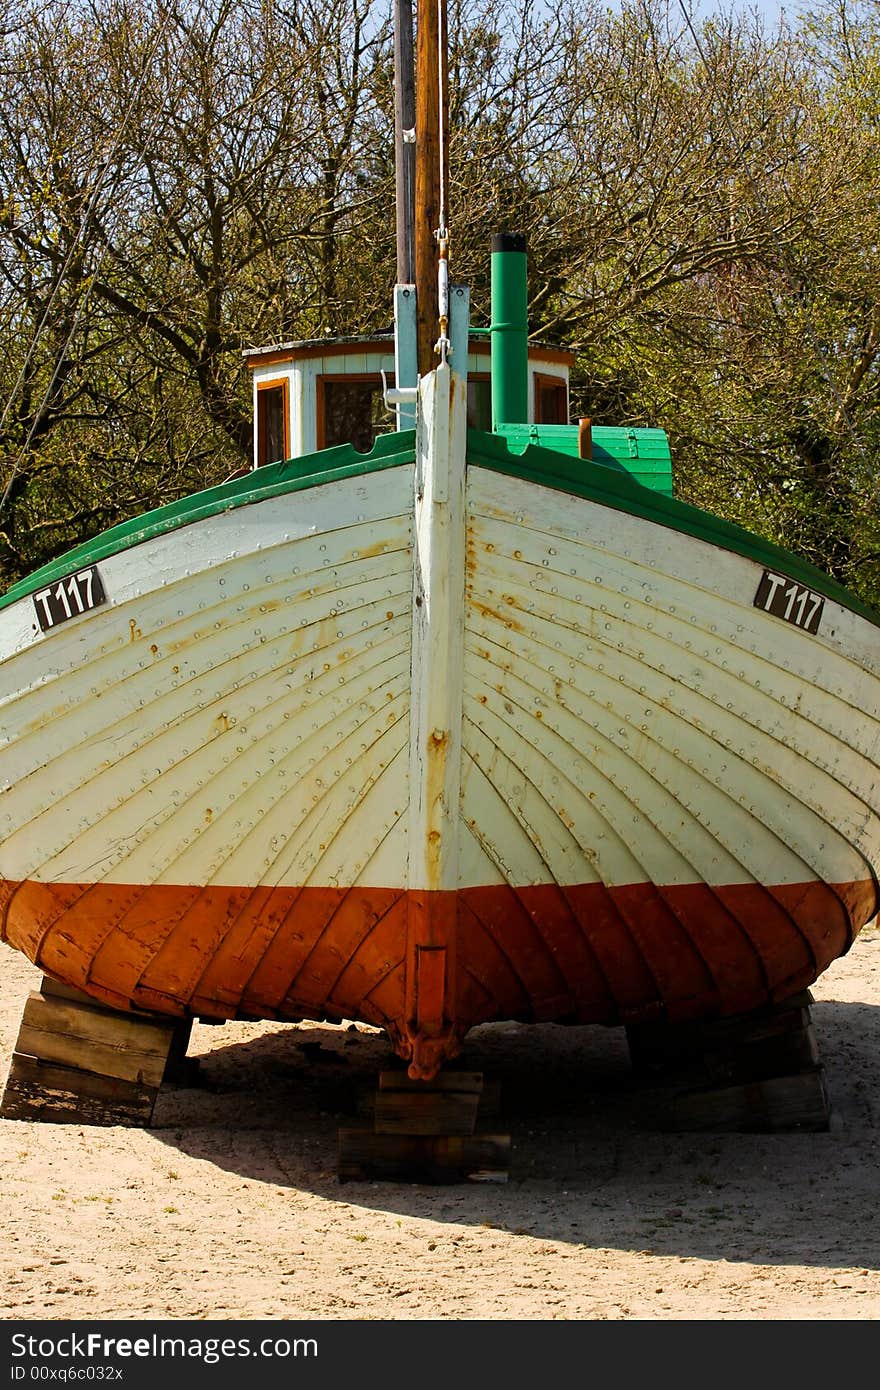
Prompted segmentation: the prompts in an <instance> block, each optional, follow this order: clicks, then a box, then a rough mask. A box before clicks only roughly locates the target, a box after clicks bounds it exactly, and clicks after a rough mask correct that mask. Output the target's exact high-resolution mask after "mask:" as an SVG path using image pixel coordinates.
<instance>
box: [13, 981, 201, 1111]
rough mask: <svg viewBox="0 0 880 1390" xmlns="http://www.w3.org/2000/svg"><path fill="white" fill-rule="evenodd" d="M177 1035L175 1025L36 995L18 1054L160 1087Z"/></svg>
mask: <svg viewBox="0 0 880 1390" xmlns="http://www.w3.org/2000/svg"><path fill="white" fill-rule="evenodd" d="M173 1031H174V1022H173V1020H172V1019H161V1020H160V1019H158V1018H156V1019H154V1018H144V1017H138V1016H136V1015H134V1014H123V1013H115V1012H113V1013H111V1012H110V1011H109V1010H107V1009H102V1008H94V1007H93V1006H91V1005H85V1004H80V1003H74V1002H73V1000H67V999H62V998H59V997H48V996H46V995H44V994H42V993H37V992H36V991H35V992H33V993H31V994H30V995H29V996H28V999H27V1003H26V1004H25V1008H24V1014H23V1017H22V1022H21V1028H20V1030H19V1034H18V1041H17V1043H16V1045H15V1050H16V1052H18V1053H24V1054H25V1055H28V1056H32V1057H36V1058H38V1059H39V1060H40V1061H41V1062H57V1063H59V1064H60V1065H62V1066H67V1067H74V1068H77V1069H78V1070H80V1071H85V1072H94V1073H95V1074H97V1075H98V1076H112V1077H117V1078H118V1079H119V1080H121V1081H132V1082H135V1083H136V1084H138V1085H146V1086H156V1087H158V1086H159V1085H160V1084H161V1081H162V1077H163V1075H164V1072H165V1063H166V1060H167V1057H168V1052H169V1048H170V1046H171V1040H172V1034H173Z"/></svg>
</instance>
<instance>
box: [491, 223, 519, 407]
mask: <svg viewBox="0 0 880 1390" xmlns="http://www.w3.org/2000/svg"><path fill="white" fill-rule="evenodd" d="M491 311H492V322H491V325H490V328H489V334H490V338H489V341H490V345H491V362H492V367H491V371H492V429H493V430H496V429H497V428H498V426H499V425H502V424H504V425H525V424H528V419H529V323H528V285H527V259H526V239H525V237H524V236H520V235H519V234H518V233H517V234H514V233H508V232H502V233H500V234H499V235H498V236H494V237H493V238H492V302H491Z"/></svg>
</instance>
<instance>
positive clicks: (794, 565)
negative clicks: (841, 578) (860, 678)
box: [467, 430, 880, 627]
mask: <svg viewBox="0 0 880 1390" xmlns="http://www.w3.org/2000/svg"><path fill="white" fill-rule="evenodd" d="M467 460H468V464H469V465H470V464H476V465H477V467H479V468H488V469H490V470H491V471H492V472H493V473H503V474H506V475H507V476H508V477H511V478H522V479H524V480H526V481H527V482H532V483H539V484H540V485H541V486H542V487H548V488H552V489H553V490H554V491H557V492H568V493H571V494H573V495H574V496H575V497H584V498H587V499H589V500H590V501H592V502H598V503H600V504H601V505H602V506H604V507H611V508H613V509H614V510H615V511H619V512H627V513H628V514H629V515H630V516H638V517H642V518H644V520H646V521H651V522H654V523H655V524H656V525H658V526H665V527H668V528H669V530H671V531H678V532H680V533H681V534H683V535H686V536H694V537H696V538H697V539H698V540H701V541H707V542H708V543H709V544H710V545H715V546H719V547H721V549H723V550H730V551H733V552H734V554H736V555H743V556H745V558H746V559H747V560H754V561H755V562H756V563H757V564H759V565H763V566H766V567H767V568H768V569H772V570H777V571H780V572H781V573H783V574H787V575H789V576H790V578H792V579H795V580H797V582H798V583H799V584H805V585H806V586H807V587H808V588H810V589H815V590H816V592H817V593H820V594H824V595H825V597H826V598H830V599H833V600H834V602H835V603H839V604H840V605H841V606H842V607H843V608H848V609H850V610H851V611H852V612H853V613H858V614H859V616H860V617H862V618H867V620H868V621H869V622H871V623H874V624H875V625H876V626H878V627H880V613H878V612H877V610H876V609H874V608H871V607H870V606H869V605H868V604H867V603H864V602H863V601H862V600H861V599H859V598H857V597H856V595H855V594H853V593H851V592H850V591H849V589H847V588H846V587H845V586H844V585H843V584H839V583H838V582H837V580H835V579H832V578H831V577H830V576H829V575H827V574H825V573H824V572H823V571H822V570H820V569H817V568H816V566H815V565H812V564H810V562H809V560H802V559H801V558H800V557H799V556H797V555H793V554H792V553H791V552H790V551H788V550H784V549H783V548H782V546H779V545H774V543H773V542H772V541H768V540H765V539H764V538H763V537H762V536H756V535H754V534H753V533H752V532H751V531H747V530H746V529H745V528H744V527H742V526H737V525H736V524H735V523H734V522H731V521H723V520H722V519H721V518H720V517H717V516H713V515H712V513H711V512H704V511H702V510H701V509H700V508H699V507H692V506H691V505H690V504H689V503H687V502H680V501H678V500H677V499H676V498H672V497H664V496H663V494H662V493H659V492H652V491H651V490H650V489H648V488H646V487H643V486H642V484H641V483H638V482H636V481H635V480H634V479H633V478H631V477H630V476H629V475H628V474H627V473H625V472H618V470H617V469H613V468H608V467H606V466H603V465H602V464H595V463H592V462H590V461H589V460H587V459H574V458H571V457H569V456H568V455H566V454H561V453H556V452H553V451H551V450H550V449H542V448H540V447H539V446H538V445H536V444H530V445H529V446H528V447H527V448H526V449H525V451H524V452H523V453H521V454H518V453H512V452H511V450H510V449H509V447H508V442H507V440H506V439H504V438H501V437H500V436H499V435H492V434H486V433H484V432H483V431H482V430H468V442H467Z"/></svg>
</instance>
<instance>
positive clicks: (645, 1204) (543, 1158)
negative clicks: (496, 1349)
mask: <svg viewBox="0 0 880 1390" xmlns="http://www.w3.org/2000/svg"><path fill="white" fill-rule="evenodd" d="M812 1016H813V1024H814V1027H815V1030H816V1034H817V1037H818V1040H819V1046H820V1053H821V1059H822V1063H823V1065H824V1068H825V1077H826V1082H827V1086H828V1091H829V1095H830V1099H831V1104H832V1118H831V1127H830V1129H829V1131H828V1132H825V1133H792V1134H776V1135H761V1134H662V1133H656V1132H652V1131H651V1130H650V1129H649V1128H648V1127H647V1126H646V1123H645V1116H646V1107H645V1091H644V1088H643V1086H642V1085H641V1084H640V1083H638V1082H637V1081H636V1080H635V1079H634V1077H633V1075H632V1073H631V1069H630V1063H629V1055H628V1051H627V1047H626V1039H625V1035H624V1032H623V1030H622V1029H605V1028H601V1027H578V1028H566V1027H561V1026H558V1025H552V1024H548V1025H516V1024H493V1025H484V1026H483V1027H481V1028H477V1029H474V1030H473V1031H472V1033H471V1034H470V1035H469V1036H468V1038H467V1040H466V1050H465V1053H464V1054H463V1056H462V1058H461V1059H460V1061H459V1062H458V1063H457V1064H456V1065H460V1066H462V1067H464V1068H466V1069H472V1070H477V1071H482V1072H483V1073H484V1075H485V1076H486V1077H487V1078H492V1079H494V1080H496V1081H497V1082H499V1083H500V1088H501V1115H500V1117H499V1118H498V1119H497V1120H493V1121H492V1122H491V1123H490V1124H489V1125H488V1126H483V1127H484V1128H488V1129H490V1131H491V1132H501V1133H509V1134H510V1135H511V1139H512V1153H511V1167H510V1175H509V1181H508V1182H507V1183H506V1184H504V1185H496V1186H489V1185H485V1184H472V1183H462V1184H449V1185H443V1186H430V1185H421V1184H407V1183H398V1182H381V1183H379V1182H349V1183H340V1182H339V1181H338V1179H337V1176H336V1138H337V1131H338V1129H339V1127H340V1126H347V1125H351V1124H352V1123H356V1122H357V1107H358V1097H359V1095H363V1094H365V1093H369V1092H371V1091H372V1090H374V1088H375V1086H376V1082H377V1074H378V1072H379V1070H380V1069H383V1068H386V1067H389V1066H393V1065H399V1064H398V1063H397V1062H396V1060H395V1059H393V1058H392V1055H391V1053H390V1050H389V1047H388V1042H387V1038H386V1037H385V1035H384V1034H381V1033H378V1032H375V1031H374V1030H365V1029H359V1028H356V1027H355V1026H354V1025H350V1026H346V1025H345V1024H342V1025H339V1026H337V1027H329V1026H325V1025H320V1026H319V1025H314V1026H312V1025H309V1024H301V1025H298V1026H295V1027H294V1026H291V1027H290V1028H286V1029H283V1030H281V1031H277V1030H276V1031H269V1032H267V1033H266V1034H264V1035H261V1036H257V1037H255V1038H252V1039H251V1040H250V1041H247V1042H242V1043H237V1044H233V1045H228V1044H224V1042H223V1032H224V1030H223V1029H222V1028H217V1029H210V1030H209V1029H207V1028H199V1029H198V1030H197V1033H196V1035H195V1038H194V1050H195V1051H198V1052H199V1053H200V1055H201V1058H202V1062H201V1070H202V1078H201V1082H200V1085H199V1086H197V1087H193V1088H179V1089H177V1088H171V1087H166V1088H164V1089H163V1091H162V1093H161V1094H160V1097H159V1101H158V1102H157V1106H156V1112H155V1115H154V1127H153V1131H152V1132H153V1133H154V1134H155V1137H156V1139H157V1140H159V1141H161V1142H162V1143H165V1144H167V1145H169V1147H172V1148H176V1149H178V1150H181V1151H183V1152H186V1153H188V1154H190V1155H193V1156H195V1157H198V1158H200V1159H202V1160H205V1161H207V1162H210V1163H213V1164H216V1165H217V1166H218V1167H219V1168H222V1169H224V1170H226V1171H228V1172H233V1173H236V1174H240V1175H241V1176H242V1177H243V1178H247V1179H250V1180H254V1181H260V1182H265V1183H266V1184H267V1185H273V1186H275V1187H280V1188H282V1189H283V1188H295V1189H298V1190H301V1191H307V1192H311V1193H314V1194H316V1195H319V1196H321V1197H323V1198H326V1199H328V1200H330V1201H334V1202H341V1203H344V1204H348V1205H349V1206H353V1207H363V1208H369V1209H376V1210H382V1211H386V1212H392V1213H396V1214H399V1215H401V1216H403V1215H405V1216H409V1217H426V1218H430V1219H433V1220H444V1219H445V1220H449V1221H454V1222H456V1223H465V1224H469V1223H470V1224H474V1225H482V1226H486V1225H491V1226H495V1227H498V1228H503V1229H504V1230H505V1231H507V1232H513V1233H517V1234H523V1235H529V1236H532V1237H535V1236H538V1237H542V1238H546V1239H548V1240H555V1241H566V1242H571V1243H572V1244H573V1245H587V1246H589V1247H592V1248H606V1247H607V1248H612V1249H622V1250H634V1251H643V1252H651V1253H655V1254H658V1255H667V1256H669V1255H677V1256H679V1257H681V1258H683V1259H686V1258H702V1259H709V1260H713V1261H718V1260H729V1261H731V1262H737V1261H749V1262H753V1263H758V1264H779V1265H786V1264H789V1265H790V1264H794V1265H798V1264H804V1265H813V1266H817V1267H820V1266H821V1267H827V1268H829V1269H834V1268H839V1267H848V1268H851V1267H853V1266H857V1267H864V1268H865V1269H874V1268H878V1267H880V1221H878V1217H877V1195H876V1194H877V1172H878V1159H880V1153H878V1139H880V1133H878V1130H880V1076H878V1068H877V1065H876V1059H877V1057H878V1055H880V1008H876V1007H874V1006H870V1005H865V1004H856V1003H843V1002H838V1001H834V1000H830V1001H820V1002H817V1003H815V1004H814V1006H813V1010H812ZM206 1035H207V1037H206ZM205 1049H207V1050H205Z"/></svg>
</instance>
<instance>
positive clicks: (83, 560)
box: [0, 430, 415, 608]
mask: <svg viewBox="0 0 880 1390" xmlns="http://www.w3.org/2000/svg"><path fill="white" fill-rule="evenodd" d="M414 459H415V430H403V431H401V432H400V433H392V434H380V435H379V436H378V438H377V439H376V442H375V444H374V445H373V449H372V451H371V452H370V453H369V454H360V453H358V452H357V450H356V449H353V448H352V447H351V445H350V444H340V445H339V446H337V447H336V448H333V449H322V450H321V452H320V453H317V454H306V455H305V456H304V457H303V458H297V459H288V460H287V461H286V462H285V463H270V464H266V465H264V466H263V467H262V468H257V469H254V470H253V471H252V472H249V473H248V474H247V475H246V476H245V477H243V478H233V479H232V480H231V481H229V482H226V483H221V484H220V485H219V486H218V487H211V488H206V489H205V491H204V492H196V493H193V494H192V496H190V497H184V498H182V499H181V501H179V502H169V503H167V504H166V505H165V506H164V507H157V508H156V510H155V511H152V512H144V514H143V515H142V516H137V517H134V518H133V519H132V520H131V521H123V522H120V524H119V525H118V526H112V527H111V528H110V529H109V530H108V531H102V532H101V534H100V535H98V536H95V537H94V538H93V539H92V540H90V541H84V542H83V544H82V545H78V546H76V547H75V549H73V550H68V551H67V552H66V553H65V554H64V555H59V557H58V559H57V560H50V562H49V563H48V564H47V565H43V567H42V568H41V569H38V570H36V571H35V572H34V573H33V574H30V575H28V577H27V578H26V579H22V580H20V581H19V582H18V583H17V584H14V585H13V587H12V588H11V589H10V590H9V591H8V592H7V593H6V594H4V595H3V596H2V597H0V608H6V607H8V606H9V604H11V603H15V602H17V600H18V599H20V598H26V597H27V595H28V594H32V593H35V592H36V591H37V589H42V588H43V587H44V586H45V585H46V584H51V583H53V582H54V581H55V580H56V579H61V578H63V576H64V575H66V574H69V573H70V572H71V570H74V569H81V568H83V567H84V566H85V565H94V564H97V563H98V561H99V560H106V559H107V557H108V556H110V555H118V554H119V553H120V551H123V550H128V549H130V548H131V547H132V546H135V545H141V544H142V543H143V542H144V541H149V540H153V539H154V538H155V537H156V536H163V535H165V534H167V532H169V531H176V530H177V529H178V528H179V527H181V526H190V525H192V523H193V522H196V521H204V520H205V518H206V517H209V516H218V515H219V514H220V513H221V512H229V511H232V510H233V509H234V508H236V507H246V506H249V505H250V504H251V503H253V502H264V501H266V500H267V499H268V498H270V497H280V496H282V495H283V494H284V493H287V492H302V491H304V490H305V489H306V488H312V487H320V486H321V485H322V484H324V483H335V482H339V481H341V480H342V479H343V478H356V477H359V476H361V475H363V474H365V473H378V472H380V471H382V470H383V469H386V468H397V467H399V466H400V465H402V464H407V463H412V462H413V461H414Z"/></svg>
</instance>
